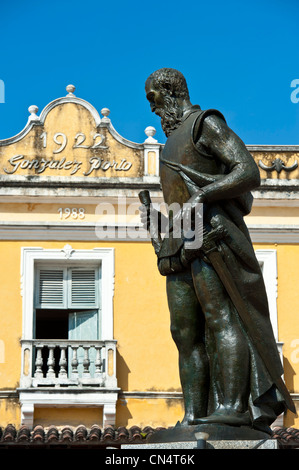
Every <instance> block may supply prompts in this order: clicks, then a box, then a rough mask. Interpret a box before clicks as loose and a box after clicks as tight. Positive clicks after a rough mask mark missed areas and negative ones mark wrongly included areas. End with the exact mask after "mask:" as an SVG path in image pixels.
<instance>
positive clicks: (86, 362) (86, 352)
mask: <svg viewBox="0 0 299 470" xmlns="http://www.w3.org/2000/svg"><path fill="white" fill-rule="evenodd" d="M83 348H84V359H83V376H84V377H89V376H90V373H89V366H90V360H89V348H90V346H83Z"/></svg>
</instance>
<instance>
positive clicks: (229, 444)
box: [122, 423, 278, 449]
mask: <svg viewBox="0 0 299 470" xmlns="http://www.w3.org/2000/svg"><path fill="white" fill-rule="evenodd" d="M122 448H126V449H128V448H131V449H132V448H133V447H132V445H126V446H122ZM134 448H136V449H137V448H138V449H141V448H142V449H198V448H205V449H278V442H277V440H276V439H271V430H270V428H269V432H264V431H260V430H257V429H253V428H250V427H248V426H229V425H227V424H200V425H195V426H181V425H180V424H179V423H178V424H177V425H176V426H175V427H174V428H169V429H163V430H160V431H156V432H154V433H153V434H152V435H151V436H149V437H148V439H147V443H146V444H140V445H138V446H135V447H134Z"/></svg>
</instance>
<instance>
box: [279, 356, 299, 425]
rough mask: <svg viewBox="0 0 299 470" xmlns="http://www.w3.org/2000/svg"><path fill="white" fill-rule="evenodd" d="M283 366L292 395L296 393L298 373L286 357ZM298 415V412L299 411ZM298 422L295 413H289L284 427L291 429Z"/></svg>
mask: <svg viewBox="0 0 299 470" xmlns="http://www.w3.org/2000/svg"><path fill="white" fill-rule="evenodd" d="M283 366H284V377H285V378H286V377H287V379H288V380H287V383H286V386H287V388H288V390H289V392H290V393H293V392H294V387H295V384H294V377H295V375H296V372H295V371H294V369H293V367H292V365H291V363H290V361H289V360H288V359H286V358H285V357H284V358H283ZM297 413H298V410H297ZM295 420H296V415H294V413H291V411H289V410H288V411H287V413H286V415H285V419H284V426H285V427H291V426H294V424H295Z"/></svg>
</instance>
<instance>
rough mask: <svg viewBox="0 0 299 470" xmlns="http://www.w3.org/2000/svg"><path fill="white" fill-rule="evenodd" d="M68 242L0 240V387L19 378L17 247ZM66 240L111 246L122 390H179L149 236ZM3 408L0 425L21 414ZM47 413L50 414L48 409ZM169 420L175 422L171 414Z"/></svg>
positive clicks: (79, 246)
mask: <svg viewBox="0 0 299 470" xmlns="http://www.w3.org/2000/svg"><path fill="white" fill-rule="evenodd" d="M67 242H68V241H67V240H66V241H65V242H45V241H34V242H32V241H28V242H27V241H1V242H0V258H1V260H2V263H1V268H2V269H1V270H0V293H1V295H0V308H1V316H0V332H1V336H2V337H0V339H2V340H3V342H4V353H5V361H4V362H3V363H0V390H4V389H11V390H13V389H15V388H16V387H18V385H19V379H20V363H21V347H20V343H19V340H20V338H21V336H22V298H21V292H20V263H21V247H23V246H27V247H29V246H39V247H43V248H45V249H49V248H52V249H54V248H56V249H57V248H63V246H64V245H65V243H67ZM70 243H71V245H72V247H73V248H74V249H92V248H95V247H100V246H109V247H114V248H115V296H114V337H115V338H116V339H117V341H118V350H117V377H118V385H119V386H120V387H121V388H122V390H124V391H127V390H130V391H136V390H137V391H140V390H141V391H146V390H150V391H153V390H158V391H160V390H163V391H174V390H180V382H179V376H178V365H177V363H178V358H177V351H176V348H175V345H174V343H173V341H172V339H171V336H170V324H169V313H168V306H167V301H166V295H165V279H164V278H163V277H161V276H160V275H159V274H158V272H157V268H156V260H155V255H154V253H153V248H152V246H151V244H150V243H147V242H142V243H138V244H136V243H129V242H117V243H115V242H114V243H109V242H107V243H100V242H99V243H94V242H70ZM141 273H143V274H142V275H141ZM162 402H163V400H162ZM3 406H4V405H3ZM134 406H135V405H134ZM161 406H162V405H160V406H159V407H158V408H157V410H156V418H154V416H152V419H153V420H154V419H156V425H158V423H159V420H160V419H161V416H160V412H161ZM163 406H164V408H165V406H166V405H165V400H164V404H163ZM163 406H162V407H163ZM133 408H134V407H133ZM133 408H132V409H133ZM122 409H123V408H122ZM165 409H167V407H166V408H165ZM4 410H5V411H3V408H2V411H1V416H0V425H1V422H2V423H3V422H4V423H6V424H7V423H8V422H11V421H15V420H18V419H19V411H18V412H16V411H14V413H17V414H15V415H13V414H12V413H11V412H10V411H9V410H8V409H5V407H4ZM38 413H42V411H39V412H38ZM176 413H177V412H175V415H176ZM125 414H126V413H125ZM37 416H41V415H40V414H39V415H37ZM48 417H49V419H50V418H51V414H50V415H49V416H48ZM138 419H139V418H138ZM133 421H134V424H136V417H135V414H133ZM171 421H172V422H173V419H171Z"/></svg>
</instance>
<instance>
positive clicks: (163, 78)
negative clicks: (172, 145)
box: [145, 68, 191, 137]
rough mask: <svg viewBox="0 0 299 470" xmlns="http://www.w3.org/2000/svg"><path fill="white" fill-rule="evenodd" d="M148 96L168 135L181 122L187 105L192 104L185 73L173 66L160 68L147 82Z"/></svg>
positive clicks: (152, 108)
mask: <svg viewBox="0 0 299 470" xmlns="http://www.w3.org/2000/svg"><path fill="white" fill-rule="evenodd" d="M145 91H146V97H147V99H148V101H149V102H150V106H151V110H152V112H154V113H155V114H157V115H158V116H160V117H161V125H162V129H163V131H164V133H165V134H166V136H167V137H169V135H170V134H171V132H172V131H174V130H175V129H176V128H177V127H178V126H179V125H180V123H181V119H182V116H183V112H184V109H185V107H186V106H188V107H189V106H191V103H190V98H189V91H188V87H187V83H186V80H185V77H184V75H183V74H182V73H181V72H179V71H178V70H175V69H171V68H163V69H159V70H157V71H156V72H154V73H152V74H151V75H150V76H149V77H148V79H147V80H146V82H145Z"/></svg>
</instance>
